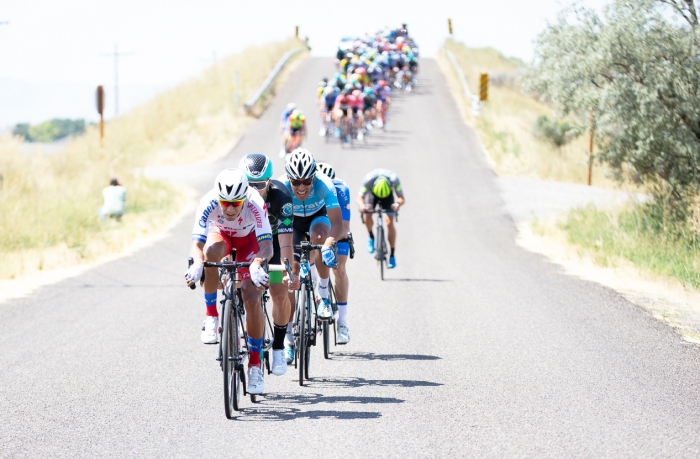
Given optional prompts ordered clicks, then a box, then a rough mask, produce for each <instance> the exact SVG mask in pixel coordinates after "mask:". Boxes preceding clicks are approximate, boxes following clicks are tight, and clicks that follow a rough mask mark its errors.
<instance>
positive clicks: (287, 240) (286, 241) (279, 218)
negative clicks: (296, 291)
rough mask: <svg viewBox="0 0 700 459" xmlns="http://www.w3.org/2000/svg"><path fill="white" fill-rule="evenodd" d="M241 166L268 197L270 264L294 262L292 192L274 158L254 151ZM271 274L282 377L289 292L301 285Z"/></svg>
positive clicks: (276, 360) (276, 358) (276, 369)
mask: <svg viewBox="0 0 700 459" xmlns="http://www.w3.org/2000/svg"><path fill="white" fill-rule="evenodd" d="M238 169H239V170H240V171H241V172H243V173H244V174H245V175H246V177H247V178H248V185H249V186H250V187H252V188H255V189H257V190H258V192H259V193H260V195H261V196H262V198H263V199H264V200H265V206H266V207H267V215H268V219H269V221H270V227H271V229H272V245H273V249H274V254H273V256H272V258H271V259H270V264H276V265H278V264H282V263H283V260H284V259H285V258H287V259H289V261H290V263H291V262H293V261H294V248H293V247H292V234H293V229H292V225H293V223H294V211H293V210H294V209H293V204H292V195H291V193H289V190H287V187H286V186H285V185H283V184H282V183H281V182H279V181H277V180H272V179H271V177H272V161H270V158H268V157H267V156H265V155H262V154H260V153H252V154H249V155H247V156H244V157H243V158H242V159H241V162H240V164H239V165H238ZM269 274H270V287H269V290H270V296H271V297H272V321H273V328H274V330H273V341H272V373H273V374H275V375H277V376H281V375H283V374H284V373H285V372H286V371H287V358H286V356H285V351H284V338H285V335H286V333H287V322H288V319H289V316H290V314H291V303H290V301H289V296H288V294H287V291H288V289H289V288H298V284H299V278H298V276H297V277H296V279H295V281H294V284H292V285H288V284H289V279H288V278H287V277H286V275H285V276H283V275H282V273H281V272H279V271H272V272H270V273H269Z"/></svg>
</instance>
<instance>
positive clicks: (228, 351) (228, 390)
mask: <svg viewBox="0 0 700 459" xmlns="http://www.w3.org/2000/svg"><path fill="white" fill-rule="evenodd" d="M231 309H232V308H231V301H226V303H225V304H224V311H223V320H222V322H221V324H222V331H221V342H222V345H221V354H222V355H221V358H222V364H223V370H224V409H225V412H226V417H227V418H228V419H231V418H232V417H233V412H234V411H238V410H239V409H240V406H239V402H240V397H241V378H240V372H239V369H238V358H239V349H238V322H237V321H236V316H235V313H234V312H232V311H231Z"/></svg>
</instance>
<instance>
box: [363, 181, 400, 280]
mask: <svg viewBox="0 0 700 459" xmlns="http://www.w3.org/2000/svg"><path fill="white" fill-rule="evenodd" d="M394 193H395V194H396V201H394ZM405 202H406V201H405V199H404V195H403V189H402V188H401V181H400V180H399V176H398V175H396V173H394V172H392V171H390V170H389V169H374V170H373V171H371V172H370V173H369V174H367V175H366V176H365V178H364V179H363V181H362V188H360V193H359V195H358V197H357V204H358V206H359V208H360V212H365V211H371V210H374V208H375V207H376V206H377V205H379V206H381V207H382V209H384V212H386V214H385V215H384V223H385V224H386V227H387V236H388V238H389V247H390V248H391V253H390V254H389V263H387V268H394V267H396V258H395V256H394V251H395V248H396V225H394V220H395V216H396V211H398V210H399V207H401V206H403V205H404V203H405ZM373 220H374V218H373V215H372V214H364V221H365V226H366V227H367V231H368V232H369V240H368V241H367V251H368V252H369V253H374V233H373V232H372V225H373V223H374V222H373Z"/></svg>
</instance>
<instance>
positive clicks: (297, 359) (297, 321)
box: [293, 241, 337, 386]
mask: <svg viewBox="0 0 700 459" xmlns="http://www.w3.org/2000/svg"><path fill="white" fill-rule="evenodd" d="M294 247H295V248H296V249H297V250H299V251H301V258H300V260H299V268H300V274H299V281H300V283H301V285H300V288H299V290H298V291H297V293H296V296H295V300H296V301H295V308H294V321H293V322H294V326H293V334H294V349H295V352H294V366H295V368H297V369H298V370H299V385H300V386H303V385H304V379H309V365H310V360H311V346H315V345H316V336H317V335H318V334H319V333H322V334H323V339H324V356H326V358H328V357H327V356H328V350H329V347H330V335H329V324H331V323H334V319H333V317H332V316H331V318H330V319H322V318H320V317H318V316H317V315H316V304H317V301H316V294H315V293H314V285H313V281H312V279H311V272H310V271H311V265H310V263H309V255H310V254H311V252H312V251H313V250H321V249H323V246H322V245H319V244H311V243H310V242H309V241H301V244H299V245H295V246H294ZM333 250H337V248H336V246H335V245H334V246H333ZM336 256H337V255H336ZM329 287H330V280H329ZM334 299H335V295H334V294H333V300H334ZM331 305H332V303H331ZM336 307H337V306H336ZM334 314H335V313H334ZM331 321H333V322H331ZM334 330H335V327H334Z"/></svg>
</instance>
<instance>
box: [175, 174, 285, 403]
mask: <svg viewBox="0 0 700 459" xmlns="http://www.w3.org/2000/svg"><path fill="white" fill-rule="evenodd" d="M234 248H235V249H236V261H238V262H251V263H252V264H251V265H250V267H249V268H240V269H239V270H238V275H239V277H240V279H241V290H242V293H243V295H242V296H243V306H244V308H245V311H246V323H247V327H246V328H247V330H248V349H249V351H250V353H249V360H248V392H250V393H251V394H262V393H263V390H264V380H263V373H262V369H261V365H260V349H261V346H262V341H263V325H264V322H263V320H264V318H263V315H262V307H261V306H260V296H261V293H262V290H261V289H260V288H259V287H261V286H262V285H264V284H267V282H268V279H269V277H268V274H267V273H266V272H265V270H264V269H263V268H262V264H263V262H264V261H267V260H269V259H270V257H272V254H273V248H272V230H271V229H270V222H269V221H268V220H267V211H266V210H265V202H264V201H263V199H262V197H261V196H260V194H258V193H257V192H256V191H255V190H254V189H253V188H252V187H249V186H248V179H247V178H246V176H245V175H243V173H241V171H239V170H238V169H226V170H224V171H222V172H220V173H219V175H218V176H217V177H216V180H215V181H214V188H213V189H212V190H211V191H209V192H208V193H207V194H205V195H204V197H202V199H201V200H200V202H199V206H198V207H197V211H196V213H195V221H194V228H193V229H192V248H191V250H190V255H191V256H192V258H193V259H194V260H195V261H194V263H193V264H192V266H191V267H190V268H189V269H188V270H187V272H186V273H185V280H186V281H187V284H188V285H190V286H191V285H193V284H194V283H195V282H197V281H198V280H200V279H201V277H202V271H203V270H204V269H206V274H207V275H206V276H205V280H204V303H205V305H206V309H207V314H206V317H205V319H204V324H203V326H202V342H203V343H205V344H215V343H217V342H218V336H217V335H218V329H219V314H218V312H217V310H216V287H217V284H218V282H219V272H218V269H217V268H204V267H203V264H204V262H205V261H214V262H218V261H221V260H222V259H223V258H225V257H226V256H228V255H229V254H230V253H231V251H232V250H233V249H234Z"/></svg>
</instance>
